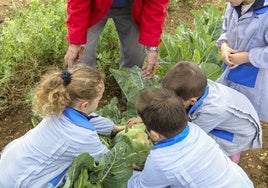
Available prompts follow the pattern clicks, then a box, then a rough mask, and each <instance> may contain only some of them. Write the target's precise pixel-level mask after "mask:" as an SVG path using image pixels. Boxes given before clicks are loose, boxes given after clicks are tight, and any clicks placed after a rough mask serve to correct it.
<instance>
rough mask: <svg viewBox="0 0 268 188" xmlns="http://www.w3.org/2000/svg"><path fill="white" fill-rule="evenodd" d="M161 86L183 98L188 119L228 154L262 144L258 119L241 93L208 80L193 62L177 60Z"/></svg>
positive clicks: (251, 106)
mask: <svg viewBox="0 0 268 188" xmlns="http://www.w3.org/2000/svg"><path fill="white" fill-rule="evenodd" d="M162 86H163V88H167V89H171V90H173V91H175V93H176V94H177V96H180V97H182V98H183V100H184V103H185V107H186V108H187V112H188V118H189V120H190V121H192V122H193V123H195V124H196V125H198V126H199V127H201V128H202V129H203V130H204V131H205V132H206V133H208V134H209V135H210V136H212V137H213V138H214V139H215V140H216V142H217V143H218V144H219V145H220V147H221V148H222V149H223V151H224V152H225V153H226V154H227V155H228V156H232V155H236V154H237V155H238V157H237V158H238V159H236V160H234V161H235V162H238V161H239V155H240V153H239V152H241V151H244V150H248V149H255V148H260V147H261V146H262V129H261V125H260V121H259V118H258V115H257V112H256V111H255V109H254V107H253V105H252V104H251V102H250V101H249V100H248V99H247V97H246V96H244V95H243V94H242V93H239V92H238V91H236V90H234V89H232V88H229V87H227V86H224V85H222V84H219V83H216V82H213V81H211V80H208V79H207V77H206V75H205V73H204V72H203V71H202V70H201V69H200V67H198V65H196V64H195V63H192V62H179V63H178V64H176V65H175V66H174V67H173V68H172V69H171V70H170V71H169V72H168V73H167V74H166V75H165V77H164V79H163V82H162Z"/></svg>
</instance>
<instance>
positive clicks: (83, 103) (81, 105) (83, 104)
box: [80, 101, 88, 111]
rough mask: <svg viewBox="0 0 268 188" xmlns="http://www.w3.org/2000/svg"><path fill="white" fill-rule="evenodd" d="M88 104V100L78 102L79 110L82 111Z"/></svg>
mask: <svg viewBox="0 0 268 188" xmlns="http://www.w3.org/2000/svg"><path fill="white" fill-rule="evenodd" d="M87 106H88V101H82V102H81V103H80V110H81V111H83V110H84V109H86V108H87Z"/></svg>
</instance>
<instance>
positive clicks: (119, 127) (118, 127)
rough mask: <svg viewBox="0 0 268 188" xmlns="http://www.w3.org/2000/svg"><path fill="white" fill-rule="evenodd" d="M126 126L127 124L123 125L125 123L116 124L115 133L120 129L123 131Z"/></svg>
mask: <svg viewBox="0 0 268 188" xmlns="http://www.w3.org/2000/svg"><path fill="white" fill-rule="evenodd" d="M125 128H126V126H123V125H115V126H114V129H113V133H117V132H119V131H122V130H124V129H125Z"/></svg>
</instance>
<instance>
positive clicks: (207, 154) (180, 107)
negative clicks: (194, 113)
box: [128, 88, 253, 188]
mask: <svg viewBox="0 0 268 188" xmlns="http://www.w3.org/2000/svg"><path fill="white" fill-rule="evenodd" d="M137 112H138V114H139V115H140V117H141V118H142V120H143V122H144V124H145V126H146V129H147V131H148V134H149V136H150V138H151V139H152V140H153V141H155V145H154V146H153V147H152V149H151V151H150V154H149V156H148V157H147V160H146V162H145V166H144V169H143V171H142V172H135V173H134V174H133V176H132V177H131V178H130V179H129V181H128V187H133V188H139V187H142V188H149V187H152V188H158V187H159V188H163V187H176V188H177V187H197V188H200V187H201V188H203V187H206V188H215V187H228V188H250V187H253V184H252V182H251V181H250V179H249V178H248V176H247V174H246V173H245V172H244V171H243V170H242V169H241V168H240V167H239V166H238V165H237V164H235V163H233V162H232V161H231V160H230V159H229V158H228V157H227V156H226V155H225V154H224V153H223V151H222V150H221V149H220V148H219V145H218V144H217V143H216V142H215V141H214V140H213V139H212V138H211V137H209V136H208V135H207V134H206V133H205V132H204V131H203V130H202V129H201V128H200V127H198V126H197V125H195V124H193V123H189V122H188V121H187V115H186V110H185V107H184V104H183V101H182V100H181V99H180V98H179V97H177V96H176V94H175V93H174V92H172V91H170V90H167V89H160V88H158V89H156V88H155V89H147V90H145V91H143V92H142V93H141V95H140V97H139V99H138V102H137Z"/></svg>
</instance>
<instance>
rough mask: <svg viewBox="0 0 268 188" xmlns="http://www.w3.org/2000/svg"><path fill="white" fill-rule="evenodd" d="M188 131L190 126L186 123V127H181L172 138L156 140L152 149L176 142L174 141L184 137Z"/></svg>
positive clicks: (176, 141)
mask: <svg viewBox="0 0 268 188" xmlns="http://www.w3.org/2000/svg"><path fill="white" fill-rule="evenodd" d="M189 132H190V128H189V126H188V125H186V127H185V128H184V129H183V131H182V132H180V133H179V134H177V135H176V136H174V137H172V138H168V139H165V140H162V141H160V142H157V143H156V144H155V145H154V146H153V147H152V149H157V148H164V147H167V146H171V145H173V144H176V143H178V142H180V141H182V140H183V139H184V138H186V137H187V136H188V134H189Z"/></svg>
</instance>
